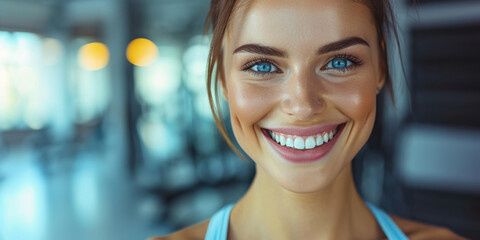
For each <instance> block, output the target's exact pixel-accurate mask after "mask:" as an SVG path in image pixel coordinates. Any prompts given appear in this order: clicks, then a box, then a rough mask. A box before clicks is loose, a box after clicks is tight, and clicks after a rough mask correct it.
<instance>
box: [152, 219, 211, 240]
mask: <svg viewBox="0 0 480 240" xmlns="http://www.w3.org/2000/svg"><path fill="white" fill-rule="evenodd" d="M209 221H210V220H206V221H203V222H201V223H198V224H195V225H193V226H190V227H187V228H184V229H181V230H180V231H177V232H174V233H172V234H170V235H167V236H163V237H155V238H149V239H148V240H177V239H178V240H201V239H204V238H205V234H206V233H207V228H208V223H209Z"/></svg>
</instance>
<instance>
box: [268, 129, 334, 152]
mask: <svg viewBox="0 0 480 240" xmlns="http://www.w3.org/2000/svg"><path fill="white" fill-rule="evenodd" d="M268 134H269V135H270V137H272V139H273V140H275V142H277V143H278V144H280V145H282V146H287V147H290V148H295V149H300V150H302V149H313V148H315V147H317V146H322V145H323V144H325V143H328V142H329V141H330V140H332V139H333V137H334V136H335V134H337V129H333V130H331V131H330V132H325V133H323V134H318V135H316V136H308V137H307V136H305V137H300V136H288V135H283V134H276V133H274V132H273V131H268Z"/></svg>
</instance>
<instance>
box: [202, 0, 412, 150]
mask: <svg viewBox="0 0 480 240" xmlns="http://www.w3.org/2000/svg"><path fill="white" fill-rule="evenodd" d="M243 1H245V0H243ZM353 1H359V2H362V3H363V4H365V5H366V6H367V7H368V8H369V9H370V11H371V12H372V15H373V18H374V21H375V27H376V29H377V41H378V44H379V46H382V47H381V60H382V62H383V64H382V70H383V73H384V74H385V85H386V88H387V91H388V92H389V93H390V95H391V97H392V101H394V95H393V87H392V78H391V75H390V69H389V65H388V57H387V56H388V53H387V46H386V40H385V39H386V36H387V35H388V33H389V31H391V32H392V33H393V37H394V38H395V41H396V44H397V46H398V48H399V49H400V42H399V37H398V32H397V28H396V27H397V26H396V21H395V16H394V14H393V10H392V6H391V4H390V1H389V0H353ZM239 2H242V0H212V1H211V5H210V10H209V12H208V15H207V19H206V24H205V32H207V31H209V30H210V28H211V29H212V31H213V34H212V42H211V44H210V53H209V55H208V63H207V93H208V100H209V102H210V109H211V110H212V113H213V118H214V119H215V124H216V125H217V127H218V129H219V130H220V133H221V134H222V136H223V137H224V138H225V140H226V141H227V143H228V145H229V146H230V147H231V148H232V149H233V151H234V152H235V153H236V154H237V155H239V156H240V157H242V158H243V159H245V158H244V156H242V155H241V154H240V153H239V151H238V149H237V148H236V147H235V146H234V145H233V142H232V140H231V139H230V138H229V136H228V134H227V130H226V128H225V123H224V122H223V118H222V115H221V114H222V113H221V109H220V104H219V98H218V90H219V89H218V77H219V76H220V77H222V78H223V79H224V69H223V65H222V62H223V49H222V42H223V38H224V35H225V32H226V30H227V27H228V24H229V22H230V17H231V16H232V12H233V11H234V9H235V7H236V5H237V4H238V3H239ZM400 57H401V53H400ZM215 68H216V69H215ZM402 69H403V65H402ZM212 81H213V91H214V92H212Z"/></svg>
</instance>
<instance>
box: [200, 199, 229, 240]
mask: <svg viewBox="0 0 480 240" xmlns="http://www.w3.org/2000/svg"><path fill="white" fill-rule="evenodd" d="M233 206H234V204H233V203H231V204H229V205H227V206H225V207H223V208H222V209H220V210H219V211H218V212H216V213H215V214H214V215H213V216H212V218H210V223H209V224H208V228H207V234H206V235H205V240H227V234H228V222H229V219H230V212H231V211H232V208H233Z"/></svg>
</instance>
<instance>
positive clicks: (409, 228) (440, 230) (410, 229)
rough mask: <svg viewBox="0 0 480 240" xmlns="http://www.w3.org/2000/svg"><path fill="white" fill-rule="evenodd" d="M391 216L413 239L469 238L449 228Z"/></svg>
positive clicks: (448, 239)
mask: <svg viewBox="0 0 480 240" xmlns="http://www.w3.org/2000/svg"><path fill="white" fill-rule="evenodd" d="M390 217H391V218H392V219H393V221H394V222H395V223H396V224H397V225H398V227H399V228H400V229H401V230H402V231H403V232H404V233H405V235H407V236H408V238H409V239H411V240H468V239H467V238H464V237H461V236H459V235H457V234H455V233H454V232H452V231H451V230H450V229H448V228H444V227H438V226H434V225H429V224H424V223H420V222H416V221H412V220H408V219H405V218H400V217H397V216H392V215H390Z"/></svg>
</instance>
